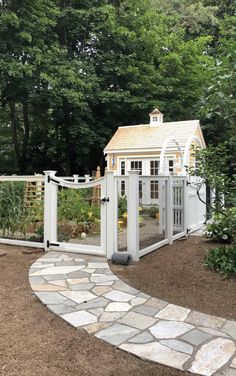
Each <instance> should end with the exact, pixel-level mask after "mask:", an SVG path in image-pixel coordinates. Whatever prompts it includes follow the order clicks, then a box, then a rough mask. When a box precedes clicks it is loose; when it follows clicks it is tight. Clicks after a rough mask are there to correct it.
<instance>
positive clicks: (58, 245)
mask: <svg viewBox="0 0 236 376" xmlns="http://www.w3.org/2000/svg"><path fill="white" fill-rule="evenodd" d="M51 246H53V247H60V244H59V243H50V241H49V240H47V248H49V247H51Z"/></svg>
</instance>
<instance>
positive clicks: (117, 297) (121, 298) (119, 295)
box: [104, 290, 134, 302]
mask: <svg viewBox="0 0 236 376" xmlns="http://www.w3.org/2000/svg"><path fill="white" fill-rule="evenodd" d="M104 296H105V298H107V299H110V300H113V301H115V302H128V301H130V300H131V299H133V298H134V295H131V294H127V293H126V292H122V291H119V290H113V291H110V292H108V293H107V294H105V295H104Z"/></svg>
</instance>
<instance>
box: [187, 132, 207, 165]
mask: <svg viewBox="0 0 236 376" xmlns="http://www.w3.org/2000/svg"><path fill="white" fill-rule="evenodd" d="M194 141H195V142H197V143H198V145H199V146H200V147H202V148H203V147H204V145H203V143H202V140H201V138H200V137H198V136H196V135H195V134H194V135H192V136H191V137H189V139H188V141H187V142H186V145H185V148H184V155H183V166H188V159H189V152H190V148H191V145H192V143H193V142H194Z"/></svg>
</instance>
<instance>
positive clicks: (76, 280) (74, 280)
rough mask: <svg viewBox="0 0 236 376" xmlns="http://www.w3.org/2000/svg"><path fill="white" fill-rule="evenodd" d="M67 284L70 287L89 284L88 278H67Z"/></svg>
mask: <svg viewBox="0 0 236 376" xmlns="http://www.w3.org/2000/svg"><path fill="white" fill-rule="evenodd" d="M67 282H68V283H69V284H70V285H78V284H80V283H89V278H87V277H85V278H67Z"/></svg>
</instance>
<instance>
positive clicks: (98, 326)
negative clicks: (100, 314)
mask: <svg viewBox="0 0 236 376" xmlns="http://www.w3.org/2000/svg"><path fill="white" fill-rule="evenodd" d="M110 325H111V323H108V322H97V323H94V324H90V325H86V326H84V329H85V330H86V332H88V333H90V334H93V333H96V332H98V331H99V330H102V329H105V328H107V327H108V326H110Z"/></svg>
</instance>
